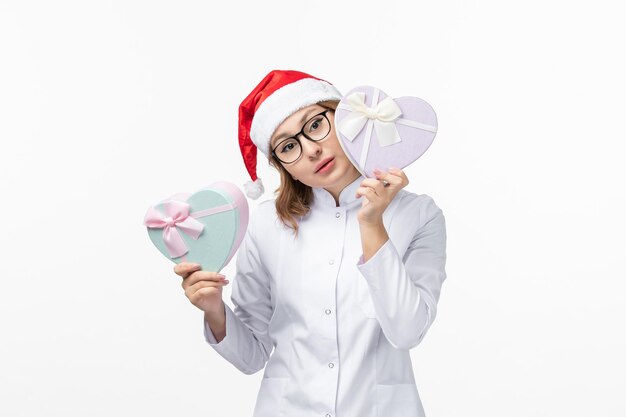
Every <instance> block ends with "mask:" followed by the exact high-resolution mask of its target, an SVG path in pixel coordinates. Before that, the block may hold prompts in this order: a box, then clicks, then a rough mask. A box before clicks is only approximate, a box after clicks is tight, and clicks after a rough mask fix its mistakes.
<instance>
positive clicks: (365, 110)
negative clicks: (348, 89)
mask: <svg viewBox="0 0 626 417" xmlns="http://www.w3.org/2000/svg"><path fill="white" fill-rule="evenodd" d="M346 101H347V104H348V105H349V107H350V108H346V110H351V113H350V114H348V115H347V116H346V117H345V118H344V119H343V120H341V122H340V123H339V125H338V126H337V128H338V129H339V131H340V132H341V133H342V134H343V135H344V136H345V137H346V138H347V139H348V140H349V141H350V142H352V141H353V140H354V138H356V136H357V135H358V134H359V132H360V131H361V130H363V127H364V126H365V125H366V124H367V122H368V120H371V121H372V122H373V123H374V130H375V131H376V136H377V137H378V143H379V144H380V146H381V147H382V146H389V145H393V144H394V143H398V142H401V141H402V139H401V138H400V135H399V134H398V129H397V128H396V124H395V123H394V121H395V120H396V119H397V118H399V117H400V116H401V115H402V110H400V107H399V106H398V105H397V104H396V102H395V101H393V99H392V98H391V97H386V98H385V99H384V100H382V101H381V102H380V103H378V104H376V105H375V106H374V107H368V106H367V105H366V104H365V93H363V92H356V93H352V94H350V95H349V96H348V97H346Z"/></svg>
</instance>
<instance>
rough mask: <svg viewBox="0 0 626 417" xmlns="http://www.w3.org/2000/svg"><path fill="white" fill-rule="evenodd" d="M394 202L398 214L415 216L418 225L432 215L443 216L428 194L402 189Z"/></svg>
mask: <svg viewBox="0 0 626 417" xmlns="http://www.w3.org/2000/svg"><path fill="white" fill-rule="evenodd" d="M394 202H396V205H397V208H396V212H397V213H398V214H402V215H406V216H411V217H416V218H417V220H418V224H419V225H423V224H425V223H427V222H428V221H429V220H432V219H433V218H434V217H437V216H442V217H443V211H442V210H441V208H440V207H439V206H438V205H437V203H435V200H434V199H433V198H432V197H431V196H430V195H428V194H416V193H413V192H411V191H408V190H404V189H402V190H400V191H399V192H398V194H397V195H396V197H395V198H394Z"/></svg>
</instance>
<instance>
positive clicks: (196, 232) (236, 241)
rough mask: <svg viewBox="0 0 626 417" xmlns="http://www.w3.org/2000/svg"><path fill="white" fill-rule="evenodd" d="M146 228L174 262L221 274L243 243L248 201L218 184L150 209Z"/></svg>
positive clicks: (231, 186) (226, 184) (231, 187)
mask: <svg viewBox="0 0 626 417" xmlns="http://www.w3.org/2000/svg"><path fill="white" fill-rule="evenodd" d="M144 225H145V226H146V227H147V228H148V236H149V237H150V240H151V241H152V243H153V244H154V246H156V248H157V249H158V250H159V252H161V253H162V254H163V255H165V257H167V258H168V259H170V260H171V261H173V262H174V263H177V264H178V263H180V262H194V263H199V264H200V265H201V266H202V270H204V271H215V272H219V271H220V270H221V269H222V268H223V267H225V266H226V265H227V264H228V262H229V261H230V260H231V258H232V257H233V255H234V254H235V252H237V249H238V248H239V245H240V244H241V241H242V240H243V237H244V235H245V232H246V228H247V227H248V202H247V200H246V197H245V196H244V194H243V193H242V192H241V190H240V189H239V188H238V187H237V186H235V185H234V184H231V183H229V182H225V181H221V182H216V183H213V184H211V185H209V186H208V187H206V188H203V189H201V190H199V191H196V192H195V193H193V194H189V193H180V194H176V195H173V196H171V197H169V198H167V199H165V200H163V201H162V202H160V203H158V204H156V205H155V206H153V207H150V208H149V209H148V212H147V213H146V216H145V218H144Z"/></svg>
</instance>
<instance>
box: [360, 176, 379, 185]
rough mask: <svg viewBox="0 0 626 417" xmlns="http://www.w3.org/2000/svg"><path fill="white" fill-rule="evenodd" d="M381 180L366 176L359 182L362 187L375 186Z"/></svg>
mask: <svg viewBox="0 0 626 417" xmlns="http://www.w3.org/2000/svg"><path fill="white" fill-rule="evenodd" d="M379 183H380V181H379V180H378V179H376V178H366V179H364V180H363V181H361V184H359V186H360V187H375V186H376V184H379Z"/></svg>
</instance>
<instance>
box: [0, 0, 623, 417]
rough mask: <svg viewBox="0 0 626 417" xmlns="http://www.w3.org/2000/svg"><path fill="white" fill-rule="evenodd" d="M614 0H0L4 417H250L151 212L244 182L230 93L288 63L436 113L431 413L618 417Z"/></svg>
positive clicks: (267, 172) (242, 387)
mask: <svg viewBox="0 0 626 417" xmlns="http://www.w3.org/2000/svg"><path fill="white" fill-rule="evenodd" d="M612 3H614V4H615V5H617V4H618V3H619V2H608V1H596V2H593V3H592V2H580V1H561V2H555V1H545V0H544V1H537V0H527V1H523V2H504V1H496V0H494V1H443V0H440V1H431V2H423V1H421V2H411V3H409V2H400V1H395V0H385V1H384V2H364V1H351V2H340V1H336V2H325V1H314V2H302V3H301V2H292V1H281V2H273V3H270V2H250V3H249V4H246V3H244V2H219V3H218V2H208V1H195V2H192V1H178V2H173V1H172V2H163V1H74V2H70V1H58V2H46V1H40V2H31V1H6V0H1V1H0V141H1V145H2V146H1V148H0V198H1V204H0V223H1V224H2V226H1V229H0V230H1V232H0V274H1V281H0V285H1V287H0V340H1V343H0V415H2V416H10V417H18V416H37V417H40V416H47V417H48V416H50V417H52V416H54V417H56V416H58V417H67V416H81V417H82V416H116V417H118V416H138V415H139V416H147V415H150V416H172V415H177V416H217V415H226V416H249V415H251V412H252V408H253V405H254V401H255V398H256V393H257V390H258V386H259V383H260V379H261V377H262V372H259V373H257V374H255V375H252V376H246V375H243V374H241V373H239V371H237V370H236V369H235V368H234V367H233V366H232V365H230V364H229V363H228V362H226V361H225V360H223V359H222V358H221V357H220V356H219V355H218V354H217V353H216V352H214V351H213V350H212V349H211V348H210V347H209V346H208V345H207V344H206V343H205V342H204V339H203V336H202V325H201V322H202V313H201V312H200V311H199V310H197V309H196V308H195V307H194V306H193V305H191V304H190V303H189V302H188V300H187V298H185V296H184V294H183V291H182V288H181V287H180V279H179V278H178V277H177V276H176V275H174V273H173V270H172V268H173V264H171V263H170V262H169V261H168V260H167V259H165V257H163V256H162V255H161V254H160V253H158V251H157V250H156V249H155V248H154V247H153V246H152V244H151V243H150V241H149V239H148V236H147V233H146V230H145V227H144V226H143V225H142V221H143V216H144V214H145V211H146V210H147V208H148V207H149V206H150V205H152V204H155V203H157V202H158V201H160V200H161V199H163V198H165V197H168V196H170V195H172V194H174V193H177V192H183V191H188V192H193V191H195V190H197V189H199V188H201V187H203V186H205V185H207V184H210V183H211V182H214V181H218V180H228V181H231V182H233V183H235V184H237V185H239V186H241V185H242V184H243V183H244V182H245V181H247V180H248V177H247V173H246V171H245V168H244V165H243V163H242V160H241V155H240V153H239V149H238V145H237V139H236V129H237V109H238V105H239V103H240V102H241V100H242V99H243V98H244V97H245V96H246V95H247V94H248V93H249V91H250V90H251V89H252V88H253V87H254V86H255V85H256V84H257V83H258V82H259V81H260V80H261V78H262V77H263V76H264V75H265V74H266V73H267V72H268V71H270V70H271V69H297V70H301V71H304V72H308V73H310V74H313V75H316V76H318V77H321V78H325V79H327V80H329V81H330V82H332V83H333V84H335V85H336V86H337V87H338V88H339V89H340V90H341V91H342V92H346V91H348V90H349V89H351V88H353V87H355V86H357V85H362V84H368V85H374V86H377V87H379V88H381V89H382V90H383V91H385V92H386V93H388V94H390V95H391V96H396V97H397V96H402V95H414V96H418V97H421V98H423V99H425V100H426V101H428V102H429V103H430V104H431V105H432V106H433V107H434V108H435V110H436V112H437V115H438V119H439V126H440V130H439V133H438V135H437V137H436V139H435V142H434V143H433V145H432V146H431V148H430V149H429V150H428V151H427V153H426V154H424V156H423V157H422V158H420V159H419V160H418V161H417V162H416V163H414V164H412V165H411V166H409V167H407V168H406V169H405V172H406V173H407V175H408V176H409V178H410V180H411V183H410V184H409V186H408V189H409V190H410V191H413V192H416V193H420V194H421V193H426V194H429V195H430V196H432V197H433V198H434V199H435V201H436V202H437V204H438V205H439V206H440V207H441V208H442V210H443V211H444V214H445V216H446V221H447V230H448V265H447V272H448V280H447V281H446V282H445V284H444V288H443V292H442V296H441V300H440V304H439V314H438V317H437V320H436V321H435V324H434V325H433V327H432V328H431V330H430V332H429V334H428V336H427V337H426V339H425V340H424V342H423V343H422V344H421V345H420V346H418V347H417V348H415V349H413V350H412V351H411V354H412V357H413V359H414V368H415V373H416V378H417V384H418V389H419V391H420V394H421V397H422V400H423V403H424V407H425V409H426V412H427V415H428V416H429V417H442V416H461V415H463V416H494V417H495V416H498V417H500V416H524V417H527V416H558V415H567V416H569V417H573V416H590V415H597V416H623V415H625V413H626V397H625V396H624V395H623V394H624V391H625V390H626V376H625V375H626V361H625V359H624V352H625V351H626V336H625V333H626V332H625V331H624V328H625V327H626V326H625V324H624V317H626V307H624V303H623V302H622V300H623V298H624V292H625V290H626V285H625V284H624V281H625V279H626V274H625V268H624V266H623V264H622V261H623V259H624V250H625V249H626V245H625V243H624V234H625V232H626V222H625V220H624V215H623V213H624V212H625V211H626V196H625V192H624V178H625V177H626V176H625V174H626V173H625V170H624V168H623V166H624V164H623V159H624V150H625V147H624V141H625V140H626V135H625V130H626V129H625V128H624V120H625V117H624V114H625V111H626V105H625V100H624V97H625V94H626V83H625V81H624V74H625V73H626V64H625V58H624V57H625V54H624V41H623V39H625V38H626V29H624V21H623V13H621V12H620V11H619V9H618V8H617V7H616V6H614V5H613V4H612ZM259 175H260V176H261V177H262V178H263V180H264V182H265V184H266V189H267V190H268V192H266V194H265V196H264V198H265V199H267V198H271V191H273V190H274V189H275V188H276V186H277V185H278V174H277V173H276V172H275V171H274V170H272V169H270V168H269V167H268V166H267V163H266V162H264V160H263V159H260V160H259ZM257 204H258V201H250V208H251V210H252V211H253V210H254V209H255V207H256V206H257ZM233 264H234V262H231V264H230V265H229V266H228V267H226V268H225V269H224V270H223V272H224V273H225V275H226V276H227V277H230V278H232V277H233V275H234V268H233ZM224 294H225V299H226V301H227V302H228V303H230V286H228V287H227V288H226V289H225V292H224ZM339 417H351V416H339Z"/></svg>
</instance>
